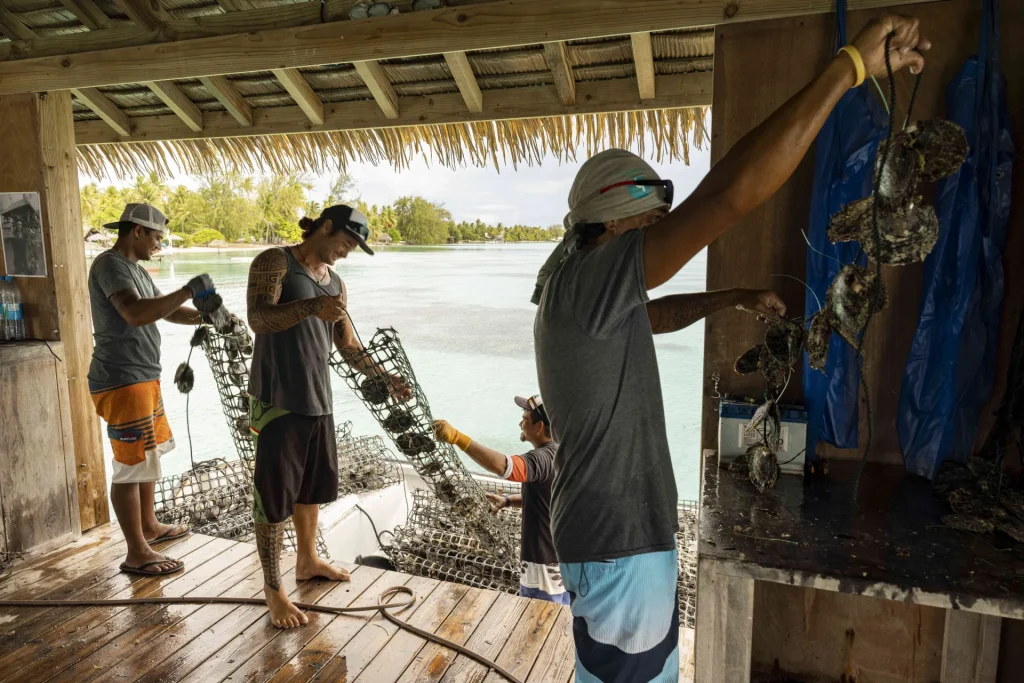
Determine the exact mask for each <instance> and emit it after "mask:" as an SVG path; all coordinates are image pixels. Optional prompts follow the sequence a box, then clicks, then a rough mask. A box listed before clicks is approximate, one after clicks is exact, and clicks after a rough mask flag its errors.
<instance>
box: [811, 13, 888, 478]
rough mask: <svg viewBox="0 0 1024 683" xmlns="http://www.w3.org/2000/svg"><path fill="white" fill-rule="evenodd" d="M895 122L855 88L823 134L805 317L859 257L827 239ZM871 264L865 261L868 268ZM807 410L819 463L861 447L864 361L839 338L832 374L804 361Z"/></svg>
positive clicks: (842, 38) (839, 19)
mask: <svg viewBox="0 0 1024 683" xmlns="http://www.w3.org/2000/svg"><path fill="white" fill-rule="evenodd" d="M845 44H846V2H845V0H840V1H839V2H837V3H836V49H838V48H839V47H841V46H843V45H845ZM887 128H888V119H887V117H886V114H885V111H884V110H883V109H882V106H881V105H880V104H878V102H877V101H876V100H875V98H874V97H873V96H872V94H871V92H870V91H869V90H868V84H867V83H865V84H864V85H862V86H860V87H859V88H853V89H851V90H850V91H849V92H847V93H846V94H845V95H843V97H842V99H841V100H840V101H839V104H838V105H836V108H835V109H834V110H832V113H831V114H830V115H829V117H828V120H826V121H825V125H824V126H823V127H822V129H821V132H819V133H818V138H817V147H816V152H815V160H814V164H815V165H814V186H813V189H812V193H811V220H810V225H809V229H808V233H807V237H808V240H809V242H810V246H809V247H808V249H807V284H808V286H809V287H810V288H811V291H813V292H814V295H815V296H816V297H817V299H815V296H810V295H809V296H808V297H807V299H806V303H805V305H804V314H805V315H806V316H807V317H808V318H810V316H812V315H814V314H815V313H816V312H817V311H818V305H819V302H821V303H824V302H825V292H826V291H827V290H828V286H829V285H830V284H831V283H832V280H833V279H835V277H836V275H837V274H838V273H839V269H840V268H842V266H843V265H844V264H847V263H852V262H853V260H854V259H855V258H857V252H858V251H859V250H860V245H859V244H858V243H857V242H842V243H839V244H833V243H832V242H830V241H829V239H828V237H827V236H826V234H825V233H826V230H827V228H828V223H829V219H830V218H831V217H832V214H834V213H836V212H837V211H839V210H840V209H842V208H843V207H844V206H846V205H847V204H849V203H850V202H852V201H855V200H857V199H863V198H864V197H866V196H868V195H869V194H871V179H872V178H871V176H872V169H873V168H874V158H875V152H876V151H877V149H878V144H879V142H880V141H881V140H882V139H883V138H884V137H885V133H886V130H887ZM861 262H862V263H863V258H862V261H861ZM803 388H804V403H805V406H806V408H807V414H808V424H807V457H808V459H811V460H813V459H814V458H815V445H816V444H817V442H818V441H819V440H823V441H827V442H829V443H832V444H835V445H836V446H838V447H840V448H856V446H857V415H858V413H857V409H858V398H857V397H858V393H857V392H858V376H857V354H856V350H855V349H853V348H852V347H851V346H850V345H849V344H847V343H846V342H845V341H843V340H842V339H841V338H840V337H839V336H838V335H832V340H831V343H830V344H829V350H828V357H827V360H826V362H825V373H824V374H822V373H821V372H819V371H817V370H813V369H811V367H810V365H809V364H808V361H807V356H806V354H805V355H804V361H803Z"/></svg>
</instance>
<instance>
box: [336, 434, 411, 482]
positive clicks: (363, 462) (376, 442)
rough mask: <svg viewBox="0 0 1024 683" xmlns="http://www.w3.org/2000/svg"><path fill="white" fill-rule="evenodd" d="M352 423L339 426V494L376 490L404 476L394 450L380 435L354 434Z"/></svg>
mask: <svg viewBox="0 0 1024 683" xmlns="http://www.w3.org/2000/svg"><path fill="white" fill-rule="evenodd" d="M351 428H352V425H351V423H348V422H346V423H345V424H343V425H341V426H340V427H338V430H337V437H338V495H341V496H344V495H347V494H350V493H359V492H361V491H375V490H379V489H383V488H387V487H388V486H391V485H392V484H397V483H398V482H399V481H400V480H401V476H400V474H399V471H398V463H397V462H395V456H394V454H393V453H392V452H391V451H389V450H388V448H387V446H386V445H385V444H384V439H382V438H380V437H379V436H357V437H353V436H351Z"/></svg>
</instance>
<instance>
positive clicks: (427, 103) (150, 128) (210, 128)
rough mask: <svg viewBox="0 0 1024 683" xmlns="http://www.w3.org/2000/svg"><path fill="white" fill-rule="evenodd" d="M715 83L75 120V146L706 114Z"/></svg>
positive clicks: (581, 87) (687, 79)
mask: <svg viewBox="0 0 1024 683" xmlns="http://www.w3.org/2000/svg"><path fill="white" fill-rule="evenodd" d="M712 82H713V76H712V73H711V72H710V71H706V72H699V73H686V74H672V75H664V76H658V92H659V93H660V94H659V95H658V96H657V97H655V98H653V99H650V100H641V99H640V96H639V95H638V93H637V90H636V84H635V83H634V82H633V80H632V79H627V78H620V79H615V80H607V81H588V82H580V83H577V84H576V92H577V98H576V101H577V104H575V105H572V106H565V105H562V104H561V103H560V102H559V101H558V97H557V96H556V95H555V92H554V90H552V89H551V88H550V87H549V86H533V87H528V88H509V89H504V90H488V91H487V99H486V101H485V102H484V108H483V111H482V112H479V113H474V112H470V111H469V110H467V109H466V102H465V100H464V99H463V98H462V95H461V94H459V93H451V94H447V95H429V96H426V95H425V96H419V97H402V98H401V100H400V102H401V105H402V106H401V111H400V113H399V116H398V118H397V119H389V118H387V117H385V116H384V113H383V112H382V111H381V109H380V107H379V106H378V105H377V103H376V102H374V101H373V100H361V101H356V102H337V103H329V104H326V105H324V123H323V125H321V126H317V125H314V124H313V123H311V122H310V120H309V117H308V116H306V114H305V112H304V111H302V110H301V109H300V108H299V107H297V106H294V107H267V108H261V109H254V110H253V126H252V127H251V128H240V127H239V126H238V123H237V122H236V121H235V119H234V118H232V117H231V115H230V114H228V113H227V112H206V113H205V114H204V115H203V124H204V129H203V132H202V133H196V132H194V131H192V130H190V129H189V128H188V126H186V125H185V124H183V123H182V122H181V119H179V118H178V117H177V116H140V117H136V118H133V119H132V128H133V130H132V135H131V137H130V138H128V139H127V140H122V139H121V138H120V137H119V136H117V135H115V134H114V133H113V131H111V130H110V128H109V127H107V126H106V125H104V124H103V122H102V121H79V122H77V123H76V124H75V141H76V144H80V145H85V144H101V143H109V142H122V141H123V142H133V141H134V142H153V141H157V140H189V139H197V138H218V137H237V136H249V135H279V134H288V133H309V132H326V131H337V130H361V129H368V128H392V127H402V126H419V125H424V126H429V125H440V124H445V123H469V122H474V121H495V120H503V119H516V118H535V117H546V116H562V115H572V114H600V113H608V112H619V111H634V110H640V111H644V110H650V109H670V108H676V107H706V106H709V105H710V104H711V91H712Z"/></svg>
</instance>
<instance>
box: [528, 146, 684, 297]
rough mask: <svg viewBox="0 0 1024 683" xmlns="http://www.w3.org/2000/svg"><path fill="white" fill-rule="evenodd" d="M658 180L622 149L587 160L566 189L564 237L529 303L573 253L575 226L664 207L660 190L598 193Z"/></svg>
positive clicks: (539, 275) (636, 188) (576, 242)
mask: <svg viewBox="0 0 1024 683" xmlns="http://www.w3.org/2000/svg"><path fill="white" fill-rule="evenodd" d="M660 179H661V177H660V176H659V175H658V173H657V171H655V170H654V169H653V168H651V165H650V164H648V163H647V162H646V161H644V160H643V159H641V158H640V157H638V156H637V155H635V154H633V153H632V152H627V151H626V150H624V149H608V150H605V151H603V152H601V153H599V154H595V155H594V156H592V157H591V158H590V159H588V160H587V162H586V163H584V164H583V165H582V166H581V167H580V170H579V172H578V173H577V174H576V179H575V180H574V181H573V183H572V189H570V190H569V213H567V214H566V215H565V220H564V221H563V225H565V235H564V236H563V237H562V241H561V242H560V243H559V245H558V246H557V247H555V250H554V251H553V252H551V255H550V256H549V257H548V259H547V261H545V262H544V265H543V266H541V268H540V272H538V273H537V284H536V286H535V287H534V290H533V296H532V297H531V299H530V301H532V302H533V303H535V304H539V303H540V297H541V293H542V292H543V291H544V285H545V283H547V281H548V278H549V277H551V274H552V273H554V272H555V271H556V270H558V267H559V266H560V265H562V262H563V261H565V259H567V258H569V256H570V255H572V253H573V252H574V251H576V249H577V247H578V246H579V239H578V235H577V234H576V232H575V230H573V228H574V227H575V226H576V225H579V224H581V223H605V222H607V221H613V220H616V219H619V218H629V217H630V216H636V215H639V214H642V213H646V212H648V211H650V210H651V209H660V208H665V206H666V205H665V195H664V191H663V190H662V189H660V188H656V187H640V186H636V185H632V186H628V185H627V186H622V187H616V188H614V189H612V190H609V191H607V192H605V193H604V194H601V190H602V189H604V188H606V187H608V186H609V185H614V184H615V183H619V182H622V181H623V180H660ZM668 208H671V207H668Z"/></svg>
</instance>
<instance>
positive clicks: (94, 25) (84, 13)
mask: <svg viewBox="0 0 1024 683" xmlns="http://www.w3.org/2000/svg"><path fill="white" fill-rule="evenodd" d="M60 4H62V5H64V8H65V9H67V11H69V12H71V13H72V14H74V15H75V16H76V17H78V20H79V21H80V22H82V25H83V26H85V27H86V28H88V29H89V30H90V31H99V30H101V29H105V28H110V27H111V26H113V25H114V24H113V22H111V21H110V17H108V16H107V15H106V13H104V11H103V10H101V9H100V8H99V7H98V6H97V5H96V3H95V2H93V0H60Z"/></svg>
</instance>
